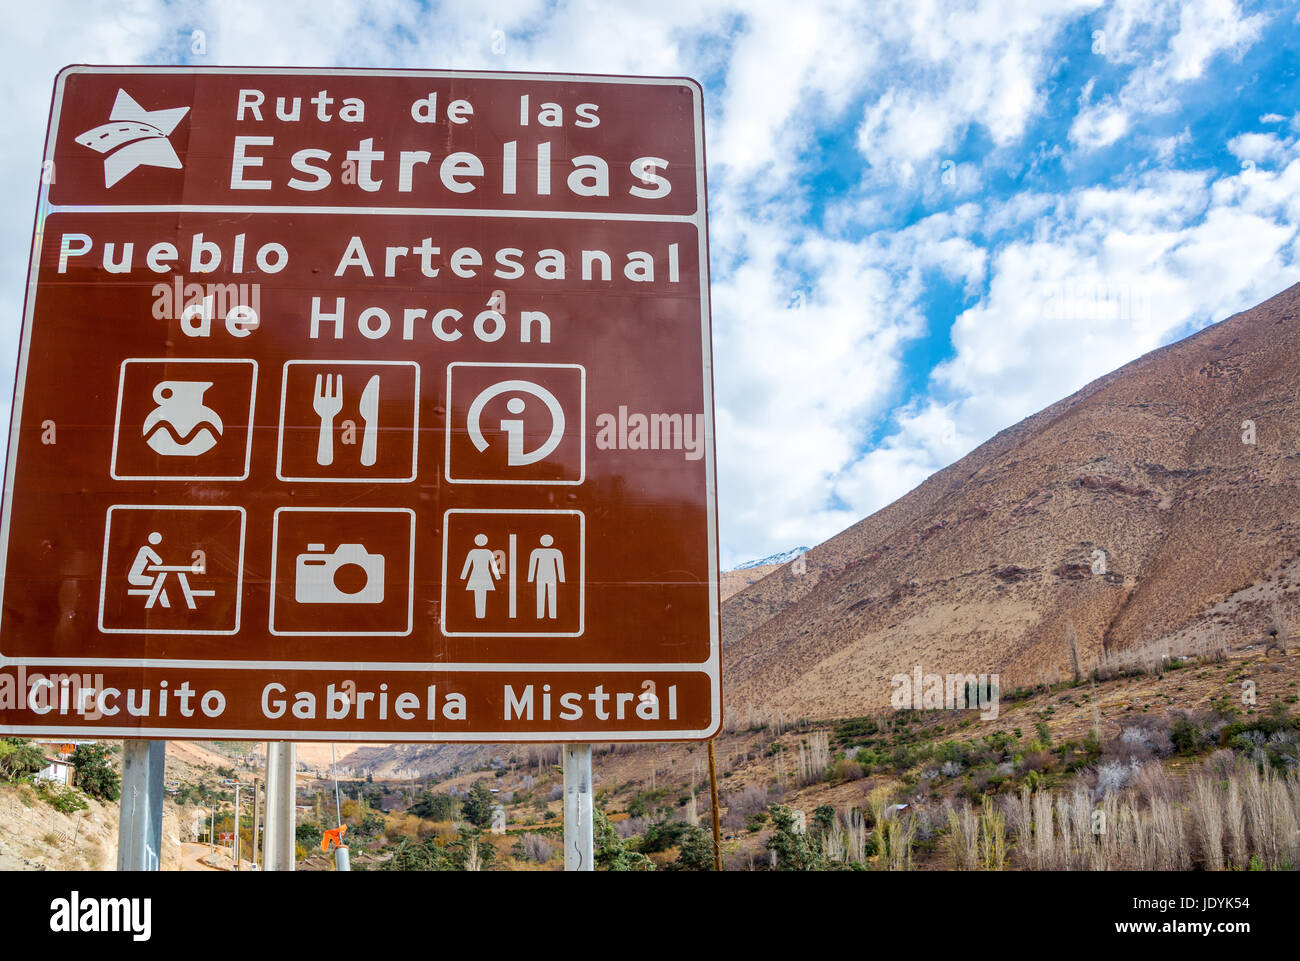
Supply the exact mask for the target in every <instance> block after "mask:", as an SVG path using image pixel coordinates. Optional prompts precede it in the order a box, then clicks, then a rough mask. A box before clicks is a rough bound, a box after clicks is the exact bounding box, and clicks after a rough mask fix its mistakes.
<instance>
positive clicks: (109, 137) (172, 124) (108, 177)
mask: <svg viewBox="0 0 1300 961" xmlns="http://www.w3.org/2000/svg"><path fill="white" fill-rule="evenodd" d="M189 109H190V108H189V107H172V108H170V109H167V110H145V109H144V107H142V106H140V105H139V104H138V103H136V102H135V99H134V98H133V97H132V96H131V95H130V94H129V93H127V92H126V91H125V90H121V89H119V90H118V91H117V99H116V100H115V101H114V102H113V110H112V112H111V113H110V114H109V115H108V123H105V124H100V125H99V126H98V127H95V128H93V129H91V130H87V131H86V132H85V133H83V134H82V135H81V136H79V137H77V138H76V139H77V143H79V144H81V145H82V146H83V147H89V148H90V149H91V150H94V151H95V152H96V153H102V154H105V157H104V186H105V187H111V186H113V185H114V184H115V183H117V182H118V181H119V180H121V179H122V178H123V177H125V176H126V175H127V174H129V173H130V172H131V171H132V170H134V169H135V168H136V167H142V166H143V167H168V168H170V169H172V170H179V169H180V168H181V158H180V157H178V156H177V155H176V149H175V148H174V147H173V146H172V145H171V142H170V141H169V140H168V139H167V138H168V137H169V136H171V132H172V131H173V130H175V129H176V125H177V124H178V123H180V122H181V119H182V118H183V117H184V116H185V114H187V113H188V112H189Z"/></svg>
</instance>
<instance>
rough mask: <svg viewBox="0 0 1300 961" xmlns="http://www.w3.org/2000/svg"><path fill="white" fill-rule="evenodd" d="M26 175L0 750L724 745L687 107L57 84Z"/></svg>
mask: <svg viewBox="0 0 1300 961" xmlns="http://www.w3.org/2000/svg"><path fill="white" fill-rule="evenodd" d="M46 160H47V163H46V170H47V177H46V178H45V179H46V180H47V181H48V182H46V183H44V184H43V186H42V190H41V197H40V207H39V210H38V215H37V229H36V234H35V241H34V244H33V249H32V263H31V272H30V283H29V288H28V296H27V304H26V314H25V317H24V323H23V338H22V343H21V350H20V355H19V367H18V381H17V385H18V389H17V397H16V401H15V405H14V415H13V425H12V428H11V433H10V442H9V458H8V466H7V475H6V485H5V501H4V513H3V527H2V529H0V542H2V543H0V565H3V591H4V593H3V610H2V613H0V732H4V733H17V734H29V733H31V734H46V735H58V736H65V735H86V734H89V735H99V736H117V737H122V736H127V737H130V736H149V737H220V738H249V739H282V738H283V739H290V738H292V739H312V738H315V739H327V740H341V739H348V738H354V739H361V740H385V741H490V740H497V741H523V740H537V741H584V740H587V741H589V740H677V739H695V738H703V737H707V736H709V735H711V734H712V733H714V732H715V731H716V730H717V728H718V725H719V722H720V717H721V695H720V690H719V638H718V586H717V536H716V505H715V491H716V483H715V467H714V451H713V397H712V382H711V376H712V375H711V360H710V332H709V303H708V249H707V235H706V212H705V191H704V144H703V128H702V103H701V95H700V90H699V87H698V86H697V85H696V84H695V83H694V82H692V81H689V80H681V79H660V78H639V77H587V76H557V75H542V74H532V75H530V74H489V73H455V72H439V71H357V70H339V71H320V70H315V71H313V70H294V69H248V70H239V69H225V68H222V69H210V70H208V69H198V68H143V67H70V68H68V69H66V70H64V71H63V72H62V73H61V74H60V75H59V77H58V79H57V81H56V83H55V91H54V104H53V111H52V115H51V122H50V130H49V137H48V143H47V148H46Z"/></svg>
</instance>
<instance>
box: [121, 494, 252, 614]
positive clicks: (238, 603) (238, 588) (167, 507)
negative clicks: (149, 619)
mask: <svg viewBox="0 0 1300 961" xmlns="http://www.w3.org/2000/svg"><path fill="white" fill-rule="evenodd" d="M114 511H209V512H213V511H221V512H227V511H233V512H235V513H238V514H239V558H238V561H237V562H236V568H235V626H234V627H233V628H231V629H230V630H228V631H227V630H219V631H214V630H189V629H167V628H157V627H105V626H104V600H105V598H106V596H107V594H108V548H109V536H110V535H111V534H112V531H113V512H114ZM247 526H248V513H247V512H246V511H245V510H244V508H242V507H200V506H197V505H194V504H113V505H112V506H111V507H109V509H108V513H107V514H106V515H105V517H104V557H103V560H102V562H101V564H100V572H99V630H100V633H102V634H198V635H206V636H209V637H229V636H231V635H233V634H238V633H239V625H240V618H241V615H242V611H243V603H244V547H245V544H246V536H245V535H246V534H247Z"/></svg>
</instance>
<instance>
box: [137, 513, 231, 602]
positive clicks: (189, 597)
mask: <svg viewBox="0 0 1300 961" xmlns="http://www.w3.org/2000/svg"><path fill="white" fill-rule="evenodd" d="M161 543H162V534H160V533H158V532H157V531H154V532H153V533H151V534H150V535H149V544H147V545H144V546H142V547H141V548H140V550H138V551H137V552H136V555H135V560H134V561H132V562H131V570H130V571H129V572H128V573H127V575H126V580H127V583H128V584H131V585H132V587H131V588H129V589H128V590H127V592H126V593H127V594H128V595H129V596H132V597H144V598H145V602H144V607H145V610H151V609H152V608H153V607H154V605H155V604H161V605H162V606H163V607H166V608H170V607H171V601H170V600H168V598H167V577H168V575H171V576H172V577H174V578H175V579H176V582H177V583H178V584H179V585H180V589H181V595H182V596H183V597H184V598H185V606H186V607H188V608H189V609H190V610H191V611H193V610H196V609H197V606H196V605H195V603H194V599H195V598H196V597H213V596H215V595H216V593H217V592H216V591H201V590H195V589H194V588H193V587H191V586H190V579H189V576H190V575H191V574H201V573H202V570H201V569H198V568H196V567H195V565H193V564H164V563H163V559H162V557H161V556H160V555H159V554H158V552H157V551H155V550H154V549H153V548H154V547H157V546H158V545H159V544H161ZM150 545H152V546H150Z"/></svg>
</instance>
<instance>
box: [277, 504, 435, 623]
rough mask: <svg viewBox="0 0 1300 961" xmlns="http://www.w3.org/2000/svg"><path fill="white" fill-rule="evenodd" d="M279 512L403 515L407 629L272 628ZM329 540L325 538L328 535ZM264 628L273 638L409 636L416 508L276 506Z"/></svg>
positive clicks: (413, 616)
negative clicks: (407, 530)
mask: <svg viewBox="0 0 1300 961" xmlns="http://www.w3.org/2000/svg"><path fill="white" fill-rule="evenodd" d="M281 514H405V515H406V518H407V521H408V522H409V525H410V537H409V539H408V542H407V544H408V546H407V551H408V554H407V564H406V629H405V630H401V631H323V630H311V631H281V630H276V627H275V594H276V572H277V570H279V565H278V564H277V561H279V559H280V515H281ZM327 540H328V538H327ZM270 592H271V594H270V599H269V605H268V607H269V610H268V611H267V615H266V624H267V629H268V630H269V631H270V632H271V633H272V634H274V635H275V636H276V637H409V636H410V634H411V632H412V631H413V630H414V628H415V511H413V510H411V509H410V508H409V507H277V508H276V509H275V514H274V517H273V519H272V521H271V585H270Z"/></svg>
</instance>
